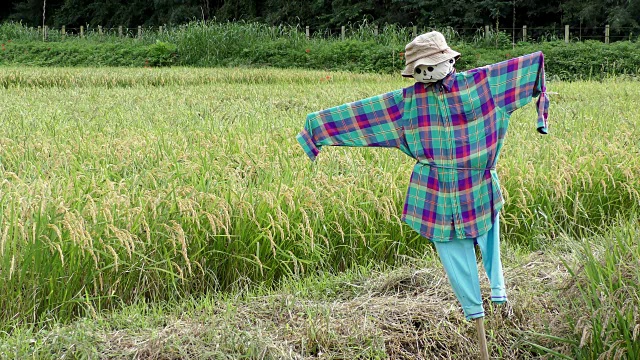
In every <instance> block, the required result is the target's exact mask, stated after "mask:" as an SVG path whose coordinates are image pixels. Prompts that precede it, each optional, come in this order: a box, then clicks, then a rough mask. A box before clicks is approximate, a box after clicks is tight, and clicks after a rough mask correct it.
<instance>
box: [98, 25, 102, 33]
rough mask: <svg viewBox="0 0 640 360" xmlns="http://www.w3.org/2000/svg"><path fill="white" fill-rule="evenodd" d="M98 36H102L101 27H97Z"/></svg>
mask: <svg viewBox="0 0 640 360" xmlns="http://www.w3.org/2000/svg"><path fill="white" fill-rule="evenodd" d="M98 34H100V35H102V25H98Z"/></svg>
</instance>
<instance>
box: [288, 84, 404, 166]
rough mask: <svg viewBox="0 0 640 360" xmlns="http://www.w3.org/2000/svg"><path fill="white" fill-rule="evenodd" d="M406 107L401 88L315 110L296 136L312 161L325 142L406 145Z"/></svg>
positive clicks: (331, 144) (336, 143)
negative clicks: (402, 120) (404, 118)
mask: <svg viewBox="0 0 640 360" xmlns="http://www.w3.org/2000/svg"><path fill="white" fill-rule="evenodd" d="M403 110H404V95H403V90H402V89H400V90H396V91H392V92H389V93H386V94H382V95H377V96H373V97H370V98H367V99H364V100H359V101H355V102H352V103H348V104H343V105H340V106H336V107H333V108H329V109H325V110H321V111H318V112H314V113H311V114H309V115H307V119H306V121H305V125H304V129H302V131H301V132H300V133H299V134H298V136H297V137H296V138H297V140H298V142H299V143H300V146H302V149H303V150H304V152H305V153H306V154H307V155H308V156H309V158H310V159H311V160H312V161H313V160H315V158H316V156H317V155H318V153H319V152H320V149H321V148H322V147H323V146H325V145H330V146H354V147H356V146H376V147H396V148H402V147H404V146H403V144H404V140H403V139H404V133H403V128H402V126H401V125H400V120H401V119H402V116H403Z"/></svg>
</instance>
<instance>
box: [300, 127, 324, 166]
mask: <svg viewBox="0 0 640 360" xmlns="http://www.w3.org/2000/svg"><path fill="white" fill-rule="evenodd" d="M296 140H298V143H299V144H300V146H302V150H304V152H305V153H306V154H307V156H308V157H309V159H311V161H314V160H315V159H316V156H318V153H320V148H319V147H317V146H316V144H314V143H313V139H311V135H309V132H308V131H307V129H302V131H300V133H299V134H298V135H297V136H296Z"/></svg>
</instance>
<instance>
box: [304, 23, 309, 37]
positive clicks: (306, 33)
mask: <svg viewBox="0 0 640 360" xmlns="http://www.w3.org/2000/svg"><path fill="white" fill-rule="evenodd" d="M304 33H305V35H307V40H309V35H310V33H309V25H307V26H305V27H304Z"/></svg>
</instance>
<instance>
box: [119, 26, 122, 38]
mask: <svg viewBox="0 0 640 360" xmlns="http://www.w3.org/2000/svg"><path fill="white" fill-rule="evenodd" d="M118 36H120V37H122V25H120V26H118Z"/></svg>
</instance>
